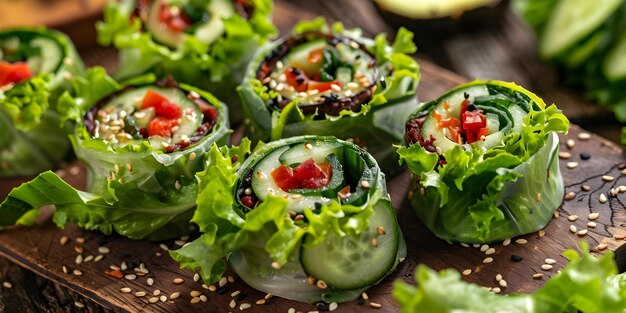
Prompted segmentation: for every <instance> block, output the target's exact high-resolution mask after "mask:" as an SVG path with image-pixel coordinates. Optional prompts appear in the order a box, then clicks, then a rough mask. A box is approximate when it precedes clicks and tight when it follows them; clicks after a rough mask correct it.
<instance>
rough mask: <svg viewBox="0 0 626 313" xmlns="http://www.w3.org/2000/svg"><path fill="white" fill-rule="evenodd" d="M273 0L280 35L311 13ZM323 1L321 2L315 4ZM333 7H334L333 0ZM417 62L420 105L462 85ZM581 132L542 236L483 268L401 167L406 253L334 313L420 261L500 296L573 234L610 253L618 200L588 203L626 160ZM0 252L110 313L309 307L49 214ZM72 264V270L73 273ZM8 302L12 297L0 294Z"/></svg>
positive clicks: (621, 179)
mask: <svg viewBox="0 0 626 313" xmlns="http://www.w3.org/2000/svg"><path fill="white" fill-rule="evenodd" d="M356 1H358V0H356ZM276 2H277V7H276V14H275V22H276V23H277V25H278V27H279V28H280V29H281V31H282V33H284V32H285V31H286V30H288V29H289V28H290V27H291V25H292V24H293V23H294V22H295V21H297V20H299V19H304V18H312V17H314V16H316V13H311V12H312V11H308V10H304V9H303V8H299V7H298V6H296V5H294V4H292V3H291V2H290V1H286V0H279V1H276ZM347 2H350V1H346V3H347ZM352 2H354V1H352ZM326 3H327V2H324V5H326ZM333 3H334V4H333V5H336V6H339V7H341V5H342V3H343V2H333ZM307 5H308V4H307ZM312 5H313V4H311V6H312ZM299 9H300V10H299ZM331 9H332V10H331ZM319 10H323V11H324V12H327V13H326V14H327V17H329V18H330V19H331V20H333V19H342V20H344V21H346V22H347V24H349V25H350V24H351V25H361V26H362V27H363V28H364V29H365V32H366V33H369V34H372V33H374V32H376V31H381V30H382V29H386V28H385V26H384V25H383V24H380V23H376V22H375V21H376V19H372V20H369V21H368V22H365V23H359V21H360V18H361V17H362V16H365V15H367V14H366V13H368V12H354V11H351V10H341V9H338V8H334V9H333V8H331V7H323V8H320V9H319ZM1 12H2V10H1V9H0V13H1ZM294 12H295V13H294ZM337 12H342V13H341V14H339V13H337ZM369 13H371V12H369ZM0 20H2V19H0ZM108 52H110V50H88V51H83V56H85V57H86V62H87V64H91V65H93V64H102V65H110V64H114V62H112V60H111V58H110V57H109V56H110V54H108ZM419 62H420V65H421V67H422V81H421V83H420V88H419V98H420V100H422V101H427V100H431V99H434V98H436V97H438V96H439V95H440V94H442V93H443V92H445V91H446V90H448V89H450V88H452V87H454V86H456V85H458V84H460V83H463V82H465V81H466V80H465V79H464V78H462V77H459V76H457V75H455V74H453V73H451V72H448V71H446V70H443V69H441V68H439V67H437V66H434V65H432V64H431V63H429V62H428V61H426V60H423V59H420V60H419ZM106 67H107V68H109V69H110V68H111V67H110V66H106ZM581 132H582V130H581V129H580V128H579V127H576V126H572V127H571V131H570V133H569V134H568V135H564V136H561V140H562V144H561V150H562V151H566V152H569V153H570V154H571V158H570V159H568V160H561V161H562V162H561V168H562V171H563V177H564V180H565V185H566V193H569V192H575V193H576V195H575V196H574V198H573V199H572V200H569V201H565V202H564V203H563V205H562V206H561V207H560V208H559V210H558V213H559V217H556V218H554V219H553V220H552V222H551V223H550V224H549V225H548V226H547V227H546V228H545V230H544V231H545V235H544V234H543V232H542V234H541V235H543V236H541V235H540V234H539V233H534V234H529V235H526V236H522V237H520V238H515V239H524V240H526V241H527V243H525V244H519V243H515V241H514V242H513V243H511V244H510V245H508V246H503V245H502V244H494V245H491V247H493V248H495V253H494V254H492V255H489V257H492V258H493V260H494V261H493V262H492V263H490V264H484V263H483V260H484V259H485V258H486V257H488V256H487V255H485V253H484V252H482V251H480V249H477V248H466V247H462V246H461V245H458V244H455V245H450V244H448V243H446V242H443V241H441V240H439V239H437V238H435V237H434V236H433V235H432V234H431V233H430V232H429V231H428V230H427V229H425V228H424V227H423V226H422V224H421V223H420V222H419V221H418V219H417V217H416V216H415V214H414V213H413V211H412V209H411V208H410V205H409V203H408V201H406V196H405V195H406V190H407V184H408V180H409V177H410V174H409V173H407V172H405V173H404V174H402V175H400V176H398V177H395V178H393V179H390V180H389V182H388V185H389V190H390V193H391V196H392V199H393V201H394V204H395V207H396V212H397V214H398V219H399V221H400V224H401V228H402V231H403V233H404V236H405V239H406V241H407V244H408V249H409V256H408V258H407V259H406V261H405V262H404V263H402V264H401V265H400V266H399V268H398V269H397V271H396V272H395V273H394V274H393V275H391V276H390V277H388V278H387V279H386V280H384V281H383V282H382V283H381V284H380V285H378V286H376V287H374V288H372V289H371V290H369V291H368V292H367V294H368V295H369V300H368V301H364V303H363V304H359V302H357V301H354V302H350V303H346V304H341V305H339V308H338V310H337V312H362V311H372V312H376V311H380V312H396V311H398V306H397V305H396V304H395V302H394V301H393V299H392V297H391V295H390V293H391V290H392V286H393V281H394V280H397V279H401V280H405V281H408V282H412V281H413V278H412V276H413V274H414V270H415V266H416V265H417V264H420V263H423V264H426V265H428V266H430V267H432V268H434V269H437V270H439V269H443V268H450V267H451V268H455V269H457V270H459V271H464V270H466V269H471V270H472V274H470V275H469V276H464V279H465V280H467V281H470V282H474V283H478V284H480V285H483V286H488V287H495V286H497V282H496V279H495V276H496V275H497V274H501V275H502V276H503V278H504V279H505V280H506V281H507V282H508V287H507V288H505V289H504V290H503V292H506V293H511V292H530V291H533V290H535V289H537V288H539V287H540V286H542V285H543V284H544V283H545V281H546V279H548V278H549V277H550V276H551V275H553V274H554V273H556V272H557V270H558V269H559V268H561V267H562V266H563V265H564V264H565V263H566V260H565V259H564V258H563V257H561V256H560V255H561V253H562V251H563V250H565V249H567V248H575V247H577V242H578V241H579V240H586V241H587V242H589V243H590V246H591V247H592V248H594V249H595V251H596V252H597V253H604V251H608V250H614V249H616V248H617V247H618V246H620V245H621V244H622V243H623V242H624V241H623V239H620V240H616V239H615V236H616V235H617V236H618V237H619V236H621V235H624V234H626V228H625V227H626V206H625V205H624V201H626V198H624V197H625V196H624V195H618V196H617V197H608V201H607V202H605V203H600V202H599V201H598V199H599V196H600V194H601V193H604V194H605V195H607V196H608V195H609V193H610V189H611V188H615V187H618V186H620V185H626V175H623V174H622V167H623V166H626V165H625V164H624V162H625V161H624V157H623V155H622V149H621V148H620V147H618V146H617V145H615V144H613V143H611V142H609V141H607V140H605V139H603V138H601V137H598V136H595V135H591V138H589V139H587V140H580V139H578V135H579V134H580V133H581ZM567 139H572V140H574V141H575V145H574V146H573V147H572V148H568V147H566V145H565V142H566V140H567ZM580 153H588V154H589V155H590V156H591V158H590V159H589V160H586V161H583V160H581V158H580ZM567 162H578V163H579V165H578V167H576V168H573V169H569V168H568V167H567V166H566V163H567ZM60 174H62V176H63V177H64V178H65V179H66V180H67V181H69V182H70V183H72V184H73V185H75V186H77V187H83V186H84V182H85V176H84V170H83V168H82V167H81V166H80V165H79V164H78V163H74V164H70V165H68V166H67V167H65V168H64V169H63V170H62V171H61V172H60ZM605 175H610V176H613V177H615V180H613V181H605V180H603V178H602V177H603V176H605ZM16 183H19V181H18V180H13V181H1V182H0V196H1V195H2V194H5V193H6V192H8V190H10V186H11V185H14V184H16ZM583 186H589V190H588V191H583V190H582V188H583ZM585 188H586V187H585ZM590 212H599V213H600V216H599V218H598V219H597V220H595V223H597V225H596V227H594V228H589V227H588V226H587V223H588V222H589V221H588V214H589V213H590ZM570 215H578V216H580V218H579V219H578V220H576V221H569V220H568V219H567V217H568V216H570ZM571 225H574V226H576V227H577V230H582V229H588V234H587V235H585V236H578V235H576V234H574V233H572V232H570V226H571ZM63 237H67V238H68V240H69V241H68V242H67V243H66V244H65V245H61V243H60V241H61V240H62V239H61V238H63ZM619 238H621V237H619ZM520 242H523V241H520ZM163 244H165V245H166V247H168V248H172V249H175V248H177V247H178V246H179V245H180V244H183V242H175V241H169V242H165V243H163ZM600 244H605V245H607V249H606V250H603V251H599V250H598V249H597V247H598V245H600ZM100 247H106V248H107V249H108V250H109V253H104V252H106V250H102V249H101V250H100V251H98V250H99V248H100ZM79 252H82V253H79ZM79 254H80V255H82V258H83V259H84V260H85V259H89V256H92V258H94V259H91V260H90V261H87V262H84V261H83V262H82V263H81V264H76V259H77V257H78V255H79ZM0 255H1V256H4V257H6V258H8V259H10V260H11V261H13V262H15V263H17V264H19V265H21V266H23V267H24V268H26V269H28V270H31V271H33V272H35V273H37V274H39V275H41V276H43V277H45V278H47V279H49V280H52V281H54V282H57V283H59V284H61V285H63V286H66V287H67V288H69V289H71V290H74V291H76V292H78V293H80V294H82V295H84V296H86V297H88V298H90V299H93V300H94V301H95V302H97V303H99V304H101V305H103V306H104V307H106V308H110V309H114V310H116V311H128V312H142V311H143V312H195V311H203V312H228V311H232V312H235V311H239V310H240V308H242V306H241V305H242V304H243V305H244V306H243V307H246V306H247V305H245V304H250V306H251V307H250V308H249V309H247V311H250V312H287V311H288V310H289V308H295V309H297V310H298V311H303V312H307V311H315V310H317V309H318V308H316V307H315V306H314V305H309V304H301V303H295V302H292V301H288V300H284V299H280V298H271V299H269V300H267V301H266V303H265V304H256V302H257V301H258V300H260V299H264V297H265V294H264V293H261V292H258V291H255V290H253V289H251V288H250V287H248V286H247V285H246V284H245V283H244V282H242V281H238V280H236V279H235V280H234V283H231V282H228V283H227V284H226V285H225V287H224V288H222V289H221V290H220V292H221V293H218V292H214V291H210V290H208V289H205V288H203V286H202V283H201V282H200V281H198V282H196V281H194V279H193V276H194V275H193V273H190V272H187V271H183V270H180V269H179V268H178V265H177V264H176V263H175V262H174V261H172V260H171V259H170V258H169V256H168V255H167V252H166V251H165V250H164V249H163V248H162V247H161V243H153V242H147V241H134V240H129V239H126V238H123V237H119V236H108V237H107V236H103V235H101V234H99V233H95V232H87V231H84V230H81V229H79V228H77V227H75V226H73V225H70V226H68V227H66V229H64V230H62V229H58V228H56V226H54V225H53V224H52V223H51V222H50V221H49V214H48V216H47V217H46V216H43V217H42V218H41V221H40V222H39V223H38V225H37V226H34V227H28V228H27V227H13V228H9V229H6V230H4V231H2V232H0ZM99 255H102V257H98V258H101V259H100V260H99V261H98V262H96V261H95V258H96V257H97V256H99ZM512 255H517V256H521V257H522V258H523V260H522V261H520V262H513V261H511V256H512ZM546 258H552V259H554V260H556V261H557V263H556V264H555V267H554V269H552V270H549V271H544V270H542V269H541V265H542V264H544V260H545V259H546ZM123 262H125V263H126V265H127V266H128V265H131V267H132V265H136V266H139V264H141V263H144V264H145V268H147V269H148V271H149V273H148V274H146V275H145V276H139V277H137V278H136V279H134V280H131V279H128V278H114V277H111V276H108V275H107V274H105V272H107V271H110V270H111V266H112V265H113V266H118V267H120V266H121V265H122V263H123ZM64 267H65V269H64ZM75 270H76V271H77V272H74V271H75ZM66 272H67V273H66ZM535 273H543V274H544V277H543V278H541V279H533V278H532V275H533V274H535ZM76 274H80V275H76ZM124 274H135V275H137V273H136V272H135V271H133V270H129V269H127V270H126V271H124ZM229 275H231V274H230V273H229V274H226V277H227V278H228V276H229ZM129 278H132V277H129ZM148 278H152V280H153V281H154V283H153V285H152V286H150V285H149V284H148V283H147V280H148ZM176 278H181V279H182V280H183V282H182V283H180V284H175V283H174V280H175V279H176ZM227 280H228V279H227ZM122 288H130V289H131V292H130V293H123V292H122V291H121V289H122ZM156 290H159V295H158V296H157V297H160V296H161V295H165V296H167V299H166V301H165V302H161V301H160V300H159V302H157V303H154V304H153V303H150V302H149V300H150V298H152V297H154V295H153V294H154V293H155V291H156ZM192 291H198V292H200V293H201V294H202V295H204V296H206V297H207V298H206V299H207V301H206V302H202V301H200V302H199V303H191V301H192V296H191V292H192ZM237 291H240V293H239V294H238V295H236V296H234V297H233V296H231V294H232V293H233V292H237ZM136 292H145V293H146V295H145V296H142V297H137V296H136V295H135V293H136ZM176 292H179V293H180V297H179V298H177V299H173V300H171V299H170V298H169V296H170V295H172V294H173V293H176ZM195 294H196V293H194V295H195ZM233 300H235V307H234V308H231V303H232V301H233ZM8 301H12V300H11V299H8ZM14 301H15V302H13V303H11V302H8V303H6V307H7V308H11V309H12V310H16V311H20V310H19V309H20V303H19V299H15V300H14ZM370 302H375V303H379V304H381V305H382V307H381V308H378V309H377V308H373V307H371V306H370V304H369V303H370Z"/></svg>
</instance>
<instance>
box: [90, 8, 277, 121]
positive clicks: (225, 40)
mask: <svg viewBox="0 0 626 313" xmlns="http://www.w3.org/2000/svg"><path fill="white" fill-rule="evenodd" d="M272 6H273V4H272V1H270V0H122V1H117V0H111V1H109V3H108V4H107V6H106V7H105V10H104V20H103V22H101V23H98V25H97V29H98V40H99V42H100V43H101V44H103V45H114V46H115V47H116V48H118V49H119V50H120V65H119V66H118V68H119V70H118V71H117V73H116V75H115V77H116V79H119V80H125V79H129V78H132V77H134V76H137V75H139V74H144V73H147V72H152V73H155V74H158V75H161V74H162V75H173V76H174V78H175V79H176V80H177V81H179V82H182V83H187V84H191V85H193V86H196V87H199V88H202V89H203V90H207V91H209V92H211V93H213V94H214V95H215V96H217V97H218V98H219V99H221V100H222V101H224V102H226V103H228V105H229V106H231V108H232V110H230V112H231V115H232V116H231V117H230V118H231V121H232V122H233V123H239V122H240V121H241V119H242V114H241V108H240V104H239V98H238V97H237V93H236V91H235V86H237V85H239V84H240V83H241V81H242V79H243V75H244V72H245V68H246V66H247V65H248V62H249V61H250V59H251V58H252V56H253V55H254V52H255V51H256V50H257V49H258V47H259V46H260V45H262V44H264V43H265V41H266V40H267V39H268V38H269V37H271V36H273V35H274V33H275V32H276V29H275V28H274V26H273V25H272V23H271V15H272Z"/></svg>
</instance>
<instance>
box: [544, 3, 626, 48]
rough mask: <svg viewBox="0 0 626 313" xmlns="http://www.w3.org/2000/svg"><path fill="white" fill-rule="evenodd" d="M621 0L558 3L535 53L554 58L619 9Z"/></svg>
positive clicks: (587, 34)
mask: <svg viewBox="0 0 626 313" xmlns="http://www.w3.org/2000/svg"><path fill="white" fill-rule="evenodd" d="M622 3H623V0H597V1H589V0H561V1H559V3H558V4H557V5H556V6H555V7H554V11H553V12H552V18H551V19H550V20H549V21H548V24H547V25H546V30H545V33H544V35H543V37H542V38H541V43H540V45H539V52H540V53H541V55H542V56H543V57H544V58H548V59H550V58H554V57H557V56H559V55H560V54H561V53H563V52H565V51H566V50H568V49H569V48H571V47H573V46H574V45H576V44H577V43H578V42H580V41H581V40H583V39H585V38H586V37H588V36H589V35H590V34H591V33H592V32H593V31H595V30H596V29H597V28H598V27H600V26H601V25H602V24H603V23H604V22H606V20H607V19H608V18H609V17H610V16H611V15H612V14H613V13H614V12H615V11H616V10H617V9H618V8H619V6H620V5H621V4H622Z"/></svg>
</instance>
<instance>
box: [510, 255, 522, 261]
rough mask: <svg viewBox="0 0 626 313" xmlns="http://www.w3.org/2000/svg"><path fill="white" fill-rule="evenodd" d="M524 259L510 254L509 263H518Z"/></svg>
mask: <svg viewBox="0 0 626 313" xmlns="http://www.w3.org/2000/svg"><path fill="white" fill-rule="evenodd" d="M523 259H524V258H522V257H521V256H519V255H517V254H512V255H511V261H513V262H519V261H521V260H523Z"/></svg>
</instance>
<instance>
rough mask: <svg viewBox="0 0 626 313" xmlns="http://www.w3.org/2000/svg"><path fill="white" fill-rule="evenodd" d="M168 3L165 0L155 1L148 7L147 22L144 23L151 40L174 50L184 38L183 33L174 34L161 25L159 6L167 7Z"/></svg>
mask: <svg viewBox="0 0 626 313" xmlns="http://www.w3.org/2000/svg"><path fill="white" fill-rule="evenodd" d="M168 3H169V2H168V1H167V0H155V1H153V2H152V5H150V8H149V9H148V21H147V23H146V28H147V29H148V31H149V32H150V34H151V35H152V38H153V39H154V40H155V41H157V42H160V43H162V44H164V45H166V46H168V47H170V48H176V47H178V45H180V43H181V42H182V41H183V38H184V37H185V36H186V34H185V33H184V32H175V31H172V30H171V29H170V28H169V27H167V26H166V25H165V24H163V23H161V20H160V17H159V16H160V14H161V12H160V11H161V5H163V4H165V5H167V4H168Z"/></svg>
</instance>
